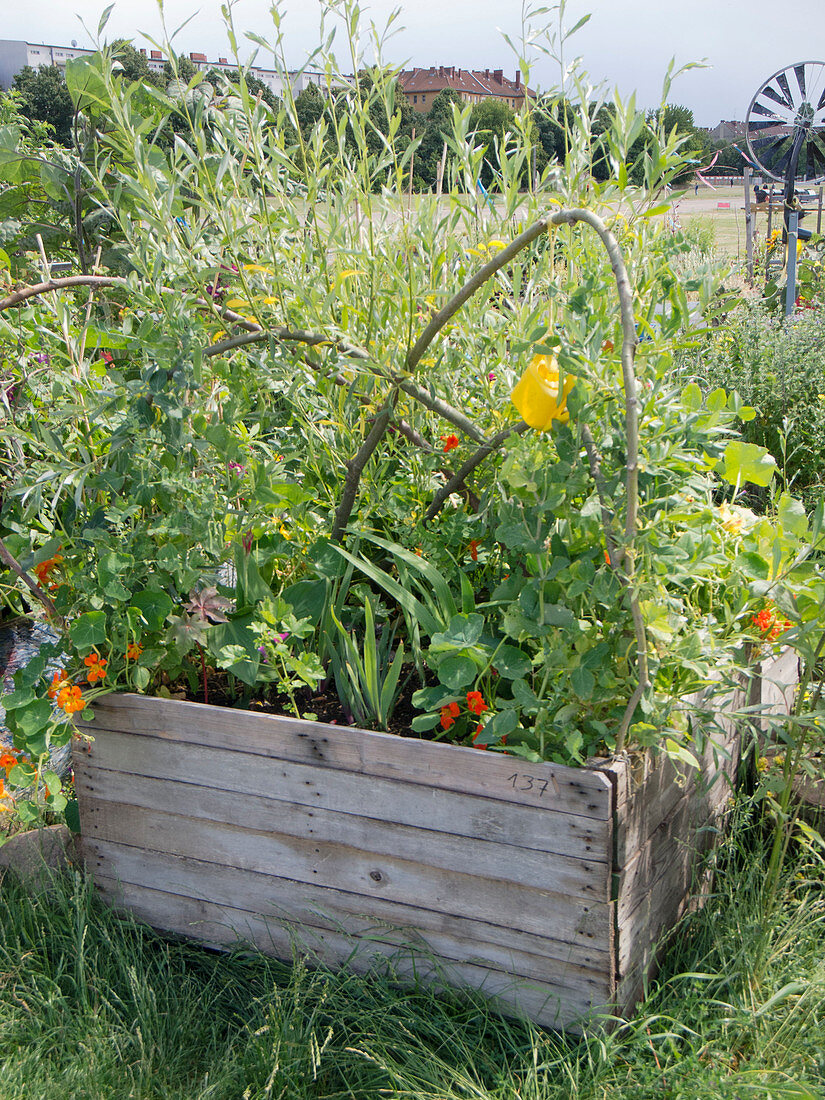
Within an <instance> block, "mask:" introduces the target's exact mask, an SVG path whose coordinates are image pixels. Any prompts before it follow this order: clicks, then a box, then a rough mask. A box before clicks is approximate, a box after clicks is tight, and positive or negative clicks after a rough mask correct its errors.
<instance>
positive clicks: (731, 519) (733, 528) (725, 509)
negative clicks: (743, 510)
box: [719, 501, 745, 535]
mask: <svg viewBox="0 0 825 1100" xmlns="http://www.w3.org/2000/svg"><path fill="white" fill-rule="evenodd" d="M719 522H720V523H721V524H722V526H723V527H724V529H725V530H726V531H729V532H730V533H731V534H732V535H738V534H739V533H740V532H741V530H742V528H743V527H744V526H745V521H744V519H743V518H742V516H737V515H736V513H735V512H732V511H731V510H730V507H729V505H728V502H727V501H722V503H721V504H720V505H719Z"/></svg>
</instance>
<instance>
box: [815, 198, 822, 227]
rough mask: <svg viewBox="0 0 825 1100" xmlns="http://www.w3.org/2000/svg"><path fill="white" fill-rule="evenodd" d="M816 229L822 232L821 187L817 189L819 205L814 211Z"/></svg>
mask: <svg viewBox="0 0 825 1100" xmlns="http://www.w3.org/2000/svg"><path fill="white" fill-rule="evenodd" d="M816 231H817V233H821V232H822V188H821V187H820V189H819V207H818V209H817V212H816Z"/></svg>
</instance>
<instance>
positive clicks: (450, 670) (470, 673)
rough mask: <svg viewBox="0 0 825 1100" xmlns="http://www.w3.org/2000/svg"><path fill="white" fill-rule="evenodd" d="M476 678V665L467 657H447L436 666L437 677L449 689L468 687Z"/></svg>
mask: <svg viewBox="0 0 825 1100" xmlns="http://www.w3.org/2000/svg"><path fill="white" fill-rule="evenodd" d="M475 678H476V666H475V663H474V662H473V661H471V660H470V658H469V657H448V658H447V659H446V661H442V662H441V664H440V665H439V666H438V679H439V680H440V681H441V683H442V684H444V686H445V687H448V688H449V689H450V690H451V691H460V690H461V689H462V688H465V687H468V686H469V685H470V684H472V682H473V681H474V680H475Z"/></svg>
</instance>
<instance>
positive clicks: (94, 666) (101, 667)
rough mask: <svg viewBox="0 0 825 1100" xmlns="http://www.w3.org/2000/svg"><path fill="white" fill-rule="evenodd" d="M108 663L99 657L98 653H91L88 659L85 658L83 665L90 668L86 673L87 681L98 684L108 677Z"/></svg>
mask: <svg viewBox="0 0 825 1100" xmlns="http://www.w3.org/2000/svg"><path fill="white" fill-rule="evenodd" d="M107 663H108V662H107V661H106V660H105V659H104V658H103V657H100V656H98V654H97V653H90V654H89V656H88V657H84V658H83V664H84V665H85V666H86V667H87V668H88V670H89V671H88V672H87V673H86V679H87V680H88V681H89V683H90V684H94V683H97V681H98V680H102V679H103V678H104V677H105V675H106V665H107Z"/></svg>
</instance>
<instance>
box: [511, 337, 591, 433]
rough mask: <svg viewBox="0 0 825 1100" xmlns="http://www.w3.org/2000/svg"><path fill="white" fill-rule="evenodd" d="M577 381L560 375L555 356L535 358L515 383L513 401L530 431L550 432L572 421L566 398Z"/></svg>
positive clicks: (570, 376) (568, 376)
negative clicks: (554, 427)
mask: <svg viewBox="0 0 825 1100" xmlns="http://www.w3.org/2000/svg"><path fill="white" fill-rule="evenodd" d="M575 384H576V379H575V378H574V377H573V376H572V375H564V374H562V373H561V372H560V371H559V364H558V360H557V359H556V357H555V355H534V356H533V358H532V359H531V360H530V365H529V366H528V368H527V370H526V371H525V372H524V374H523V375H522V376H521V378H520V379H519V380H518V382H516V384H515V386H514V387H513V392H512V393H511V394H510V400H511V401H512V402H513V404H514V405H515V406H516V408H517V409H518V411H519V412H520V413H521V416H522V419H523V420H525V421H526V422H527V423H528V424H529V425H530V427H531V428H536V430H537V431H540V432H549V431H550V430H551V429H552V427H553V424H554V423H555V422H556V421H558V423H560V424H566V423H567V421H568V420H569V419H570V413H569V412H568V411H567V397H568V395H569V393H570V391H571V390H572V389H573V386H575Z"/></svg>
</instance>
